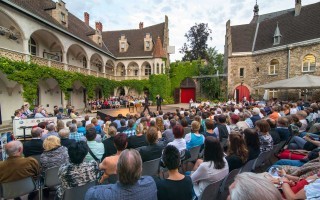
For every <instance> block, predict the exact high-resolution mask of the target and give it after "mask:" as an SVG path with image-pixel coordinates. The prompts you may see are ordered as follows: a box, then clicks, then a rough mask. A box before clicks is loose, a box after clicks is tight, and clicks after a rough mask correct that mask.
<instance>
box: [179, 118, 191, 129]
mask: <svg viewBox="0 0 320 200" xmlns="http://www.w3.org/2000/svg"><path fill="white" fill-rule="evenodd" d="M189 120H190V119H189ZM180 124H181V126H182V127H183V129H184V132H185V133H190V132H191V128H190V127H189V122H188V120H187V119H186V117H184V118H183V119H181V120H180ZM190 124H191V122H190Z"/></svg>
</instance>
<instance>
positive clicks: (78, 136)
mask: <svg viewBox="0 0 320 200" xmlns="http://www.w3.org/2000/svg"><path fill="white" fill-rule="evenodd" d="M69 130H70V134H69V139H73V140H75V141H76V142H79V141H81V140H83V141H84V140H85V137H84V135H83V133H79V132H78V128H77V125H76V124H70V125H69Z"/></svg>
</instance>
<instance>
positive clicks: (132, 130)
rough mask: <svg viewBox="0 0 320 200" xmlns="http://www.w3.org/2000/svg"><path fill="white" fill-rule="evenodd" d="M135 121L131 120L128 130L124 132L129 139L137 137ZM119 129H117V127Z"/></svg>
mask: <svg viewBox="0 0 320 200" xmlns="http://www.w3.org/2000/svg"><path fill="white" fill-rule="evenodd" d="M134 123H135V122H134V120H133V119H130V120H129V121H128V129H126V130H125V131H123V133H125V134H126V135H127V136H128V137H131V136H133V135H136V129H135V125H134ZM116 128H117V127H116Z"/></svg>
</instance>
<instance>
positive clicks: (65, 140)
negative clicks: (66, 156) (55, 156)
mask: <svg viewBox="0 0 320 200" xmlns="http://www.w3.org/2000/svg"><path fill="white" fill-rule="evenodd" d="M74 142H76V140H74V139H69V138H61V145H62V146H65V147H67V148H69V146H70V145H71V144H73V143H74Z"/></svg>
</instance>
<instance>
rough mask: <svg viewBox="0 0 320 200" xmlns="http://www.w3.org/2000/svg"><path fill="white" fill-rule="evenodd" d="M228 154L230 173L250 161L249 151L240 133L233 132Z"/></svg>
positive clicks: (230, 137)
mask: <svg viewBox="0 0 320 200" xmlns="http://www.w3.org/2000/svg"><path fill="white" fill-rule="evenodd" d="M228 143H229V144H228V152H227V157H226V160H227V162H228V166H229V172H231V171H232V170H234V169H239V168H240V167H242V166H243V165H244V164H245V163H246V162H247V160H248V149H247V147H246V145H245V142H244V139H243V137H242V135H240V133H238V132H232V133H230V135H229V140H228Z"/></svg>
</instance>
